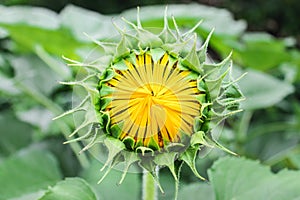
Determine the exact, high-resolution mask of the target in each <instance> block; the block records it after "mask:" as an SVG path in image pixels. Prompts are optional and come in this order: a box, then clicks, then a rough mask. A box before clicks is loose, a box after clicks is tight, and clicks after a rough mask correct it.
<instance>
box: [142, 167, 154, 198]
mask: <svg viewBox="0 0 300 200" xmlns="http://www.w3.org/2000/svg"><path fill="white" fill-rule="evenodd" d="M142 192H143V200H157V185H156V183H155V180H154V178H153V176H152V175H151V173H150V172H148V171H147V170H144V172H143V191H142Z"/></svg>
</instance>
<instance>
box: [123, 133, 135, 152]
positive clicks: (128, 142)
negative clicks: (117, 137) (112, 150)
mask: <svg viewBox="0 0 300 200" xmlns="http://www.w3.org/2000/svg"><path fill="white" fill-rule="evenodd" d="M122 142H123V143H124V144H125V146H126V148H127V149H129V150H134V146H135V140H134V139H133V138H132V137H130V136H126V137H125V138H124V139H123V140H122Z"/></svg>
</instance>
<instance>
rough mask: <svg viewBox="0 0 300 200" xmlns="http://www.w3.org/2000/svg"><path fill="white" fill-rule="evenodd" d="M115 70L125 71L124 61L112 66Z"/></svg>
mask: <svg viewBox="0 0 300 200" xmlns="http://www.w3.org/2000/svg"><path fill="white" fill-rule="evenodd" d="M112 67H113V68H114V69H116V70H127V69H128V66H127V65H126V63H125V61H124V59H121V60H120V61H118V62H116V63H115V64H114V65H113V66H112Z"/></svg>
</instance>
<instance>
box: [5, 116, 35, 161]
mask: <svg viewBox="0 0 300 200" xmlns="http://www.w3.org/2000/svg"><path fill="white" fill-rule="evenodd" d="M0 127H1V139H0V155H3V156H8V155H10V154H12V153H14V152H16V151H18V150H20V149H21V148H23V147H26V146H28V145H29V144H30V143H31V141H32V139H31V137H32V133H33V129H32V127H31V126H29V125H28V124H25V123H23V122H20V121H19V120H18V119H17V118H16V117H15V115H14V114H13V113H12V112H9V111H8V112H1V115H0Z"/></svg>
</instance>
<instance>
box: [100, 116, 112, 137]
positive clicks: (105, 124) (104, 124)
mask: <svg viewBox="0 0 300 200" xmlns="http://www.w3.org/2000/svg"><path fill="white" fill-rule="evenodd" d="M100 116H101V118H100V119H101V120H100V121H99V124H100V127H101V128H102V130H104V131H105V133H106V134H110V128H109V126H110V116H109V112H101V115H100Z"/></svg>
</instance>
